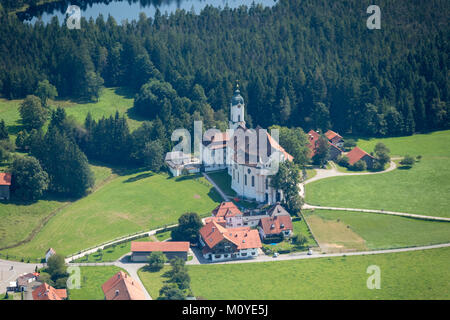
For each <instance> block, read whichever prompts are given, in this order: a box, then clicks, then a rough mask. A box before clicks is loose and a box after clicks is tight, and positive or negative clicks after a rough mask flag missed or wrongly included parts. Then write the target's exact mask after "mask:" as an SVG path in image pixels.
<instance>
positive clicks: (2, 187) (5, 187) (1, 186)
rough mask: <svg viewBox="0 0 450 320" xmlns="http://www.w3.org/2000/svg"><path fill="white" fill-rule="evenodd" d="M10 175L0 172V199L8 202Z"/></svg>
mask: <svg viewBox="0 0 450 320" xmlns="http://www.w3.org/2000/svg"><path fill="white" fill-rule="evenodd" d="M10 188H11V173H5V172H0V199H6V200H9V196H10Z"/></svg>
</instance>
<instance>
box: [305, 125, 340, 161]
mask: <svg viewBox="0 0 450 320" xmlns="http://www.w3.org/2000/svg"><path fill="white" fill-rule="evenodd" d="M325 136H326V137H327V139H328V146H329V149H330V156H329V158H328V160H336V159H337V158H338V157H339V156H340V155H341V154H342V150H341V147H340V146H342V145H343V144H344V142H343V140H342V137H341V136H340V135H338V134H337V133H335V132H334V131H331V130H328V131H327V132H326V133H325ZM319 137H320V134H319V133H318V132H317V131H314V130H310V131H309V132H308V138H309V145H308V148H309V150H310V151H311V152H310V154H309V157H310V158H312V157H314V155H315V154H316V149H317V145H316V144H317V140H318V139H319ZM329 137H331V139H330V138H329Z"/></svg>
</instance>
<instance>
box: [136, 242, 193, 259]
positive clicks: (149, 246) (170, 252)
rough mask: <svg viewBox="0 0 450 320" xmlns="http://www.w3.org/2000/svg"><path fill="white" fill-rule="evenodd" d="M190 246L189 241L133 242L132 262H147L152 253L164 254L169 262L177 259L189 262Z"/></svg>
mask: <svg viewBox="0 0 450 320" xmlns="http://www.w3.org/2000/svg"><path fill="white" fill-rule="evenodd" d="M189 245H190V244H189V242H188V241H163V242H151V241H132V242H131V261H133V262H147V261H148V258H149V256H150V254H151V253H152V252H162V253H164V254H165V256H166V257H167V259H169V260H170V259H174V258H176V257H178V258H181V259H184V260H187V256H188V252H189Z"/></svg>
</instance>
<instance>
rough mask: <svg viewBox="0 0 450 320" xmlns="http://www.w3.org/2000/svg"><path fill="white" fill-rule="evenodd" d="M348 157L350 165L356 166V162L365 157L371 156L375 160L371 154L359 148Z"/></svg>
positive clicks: (354, 149) (355, 148) (353, 150)
mask: <svg viewBox="0 0 450 320" xmlns="http://www.w3.org/2000/svg"><path fill="white" fill-rule="evenodd" d="M346 156H347V157H348V163H349V164H350V165H352V164H354V163H355V162H358V161H359V160H361V159H362V158H363V157H364V156H369V157H371V158H373V156H371V155H370V154H368V153H367V152H365V151H364V150H363V149H360V148H358V147H354V148H353V149H352V150H351V151H350V152H349V153H347V154H346Z"/></svg>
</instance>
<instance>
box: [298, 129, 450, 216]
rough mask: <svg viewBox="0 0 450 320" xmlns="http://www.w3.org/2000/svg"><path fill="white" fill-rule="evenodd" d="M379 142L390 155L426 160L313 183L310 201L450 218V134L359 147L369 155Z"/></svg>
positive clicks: (308, 195) (368, 142)
mask: <svg viewBox="0 0 450 320" xmlns="http://www.w3.org/2000/svg"><path fill="white" fill-rule="evenodd" d="M377 142H383V143H385V144H386V145H387V146H388V147H389V148H390V149H391V154H392V155H397V156H399V155H400V156H404V155H406V154H409V155H412V156H418V155H421V156H422V159H421V160H420V161H419V162H417V163H416V164H415V165H414V166H413V167H412V168H411V169H405V168H401V167H400V168H398V169H396V170H394V171H391V172H388V173H381V174H374V175H363V176H347V177H345V176H341V177H333V178H328V179H323V180H319V181H315V182H312V183H310V184H308V185H307V186H306V201H307V203H308V204H311V205H322V206H334V207H346V208H362V209H383V210H390V211H399V212H407V213H416V214H423V215H430V216H442V217H450V210H449V209H448V208H449V207H450V197H449V196H448V195H449V194H450V148H449V146H450V131H449V130H447V131H440V132H434V133H430V134H418V135H413V136H410V137H399V138H385V139H371V140H358V145H359V146H361V147H362V148H363V149H365V150H369V151H370V150H372V149H373V147H374V146H375V144H376V143H377Z"/></svg>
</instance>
